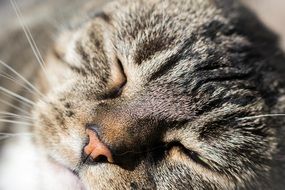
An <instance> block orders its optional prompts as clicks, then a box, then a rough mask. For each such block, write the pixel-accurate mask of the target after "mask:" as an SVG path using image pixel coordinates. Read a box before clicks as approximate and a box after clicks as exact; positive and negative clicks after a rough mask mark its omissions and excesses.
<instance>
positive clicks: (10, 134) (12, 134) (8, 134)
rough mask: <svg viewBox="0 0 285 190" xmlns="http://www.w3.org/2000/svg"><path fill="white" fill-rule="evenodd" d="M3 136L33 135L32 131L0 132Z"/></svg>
mask: <svg viewBox="0 0 285 190" xmlns="http://www.w3.org/2000/svg"><path fill="white" fill-rule="evenodd" d="M0 135H3V136H6V135H7V136H19V135H33V133H0Z"/></svg>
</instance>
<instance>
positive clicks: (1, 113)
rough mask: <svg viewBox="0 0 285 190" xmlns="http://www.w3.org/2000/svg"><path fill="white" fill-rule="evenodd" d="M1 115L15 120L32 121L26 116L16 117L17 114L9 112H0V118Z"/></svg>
mask: <svg viewBox="0 0 285 190" xmlns="http://www.w3.org/2000/svg"><path fill="white" fill-rule="evenodd" d="M1 115H3V116H13V117H17V118H21V119H22V118H23V119H29V120H32V118H31V117H28V116H23V115H18V114H14V113H10V112H0V116H1Z"/></svg>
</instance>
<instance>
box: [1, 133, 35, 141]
mask: <svg viewBox="0 0 285 190" xmlns="http://www.w3.org/2000/svg"><path fill="white" fill-rule="evenodd" d="M23 136H26V137H31V136H33V134H32V133H0V140H5V139H8V138H12V137H23Z"/></svg>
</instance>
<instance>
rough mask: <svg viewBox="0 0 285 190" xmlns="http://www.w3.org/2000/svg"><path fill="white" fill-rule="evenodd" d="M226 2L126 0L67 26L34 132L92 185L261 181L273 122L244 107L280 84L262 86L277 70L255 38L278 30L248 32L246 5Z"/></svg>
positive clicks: (272, 146)
mask: <svg viewBox="0 0 285 190" xmlns="http://www.w3.org/2000/svg"><path fill="white" fill-rule="evenodd" d="M227 4H228V3H227V2H223V1H210V0H207V1H205V0H203V1H202V0H201V1H200V0H199V1H190V0H185V1H181V0H172V1H170V0H169V1H158V0H156V1H147V0H142V1H129V0H123V1H118V2H114V3H112V4H110V5H108V6H107V7H106V8H105V9H104V11H103V12H101V13H99V14H96V15H95V16H93V17H92V18H90V19H89V20H88V21H85V22H82V23H81V24H80V25H79V26H76V27H74V28H72V29H69V30H66V31H63V32H62V33H61V35H60V37H59V38H58V40H57V41H56V43H55V45H54V47H53V48H52V50H51V51H50V53H49V55H48V57H47V61H46V62H47V66H46V72H44V73H42V83H41V87H42V89H44V90H45V91H46V97H44V98H43V99H41V100H40V101H39V103H38V104H37V106H36V107H35V108H34V111H33V113H34V120H35V127H34V133H35V136H36V138H35V142H36V143H37V144H38V145H39V147H41V149H42V150H44V151H45V152H46V154H47V156H48V157H49V158H50V160H52V161H55V162H57V163H59V164H60V165H62V166H64V167H66V168H68V169H69V170H71V171H73V172H74V173H75V174H76V175H77V176H78V177H79V178H80V180H81V181H82V182H83V184H84V186H85V187H86V188H87V189H142V188H145V189H212V188H217V189H234V188H237V187H239V188H251V187H264V185H265V184H266V183H268V177H269V173H270V171H271V162H272V159H273V156H274V154H275V153H276V138H275V132H276V130H275V129H274V127H272V126H269V125H268V119H267V118H247V117H249V116H254V115H260V114H263V113H267V112H269V111H271V107H272V106H273V105H274V101H273V100H272V99H270V98H269V97H276V96H277V92H276V91H275V89H274V87H272V89H268V88H266V89H267V93H266V95H264V94H265V93H264V89H265V86H266V85H267V84H268V83H272V81H273V79H272V77H268V76H267V74H266V73H264V72H262V71H263V69H264V67H263V65H264V64H265V63H264V62H262V61H261V60H263V59H264V57H265V56H266V55H265V53H264V52H263V48H262V46H261V45H260V46H258V47H255V45H256V44H258V43H259V42H261V41H263V42H264V41H269V42H270V43H271V41H270V40H272V39H271V38H270V39H267V38H266V37H264V38H262V37H259V36H258V35H259V34H263V33H264V34H265V33H266V31H264V29H263V28H262V27H260V29H261V31H258V32H257V36H258V37H252V36H250V34H247V33H246V32H244V30H250V27H248V28H246V27H245V26H247V25H246V23H244V22H242V21H243V20H242V19H240V18H242V17H241V15H239V14H240V13H239V11H240V10H243V9H242V8H241V7H239V4H237V3H236V2H232V5H231V6H229V5H227ZM225 7H227V8H225ZM244 14H245V13H244ZM246 14H248V12H246ZM229 15H233V16H232V17H230V16H229ZM251 17H252V16H251ZM251 17H250V18H251ZM239 19H240V20H239ZM251 19H253V22H254V23H255V22H256V23H258V22H257V21H255V20H254V18H251ZM259 32H260V33H259ZM260 36H262V35H260ZM265 36H267V35H265ZM267 45H268V43H267ZM100 147H101V148H100ZM88 150H89V151H88ZM95 154H96V155H95Z"/></svg>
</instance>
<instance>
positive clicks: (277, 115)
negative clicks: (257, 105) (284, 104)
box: [237, 114, 285, 120]
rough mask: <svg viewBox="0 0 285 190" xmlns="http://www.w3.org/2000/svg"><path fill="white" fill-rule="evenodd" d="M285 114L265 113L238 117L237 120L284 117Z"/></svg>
mask: <svg viewBox="0 0 285 190" xmlns="http://www.w3.org/2000/svg"><path fill="white" fill-rule="evenodd" d="M284 116H285V114H263V115H255V116H248V117H243V118H237V120H248V119H257V118H262V117H284Z"/></svg>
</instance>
